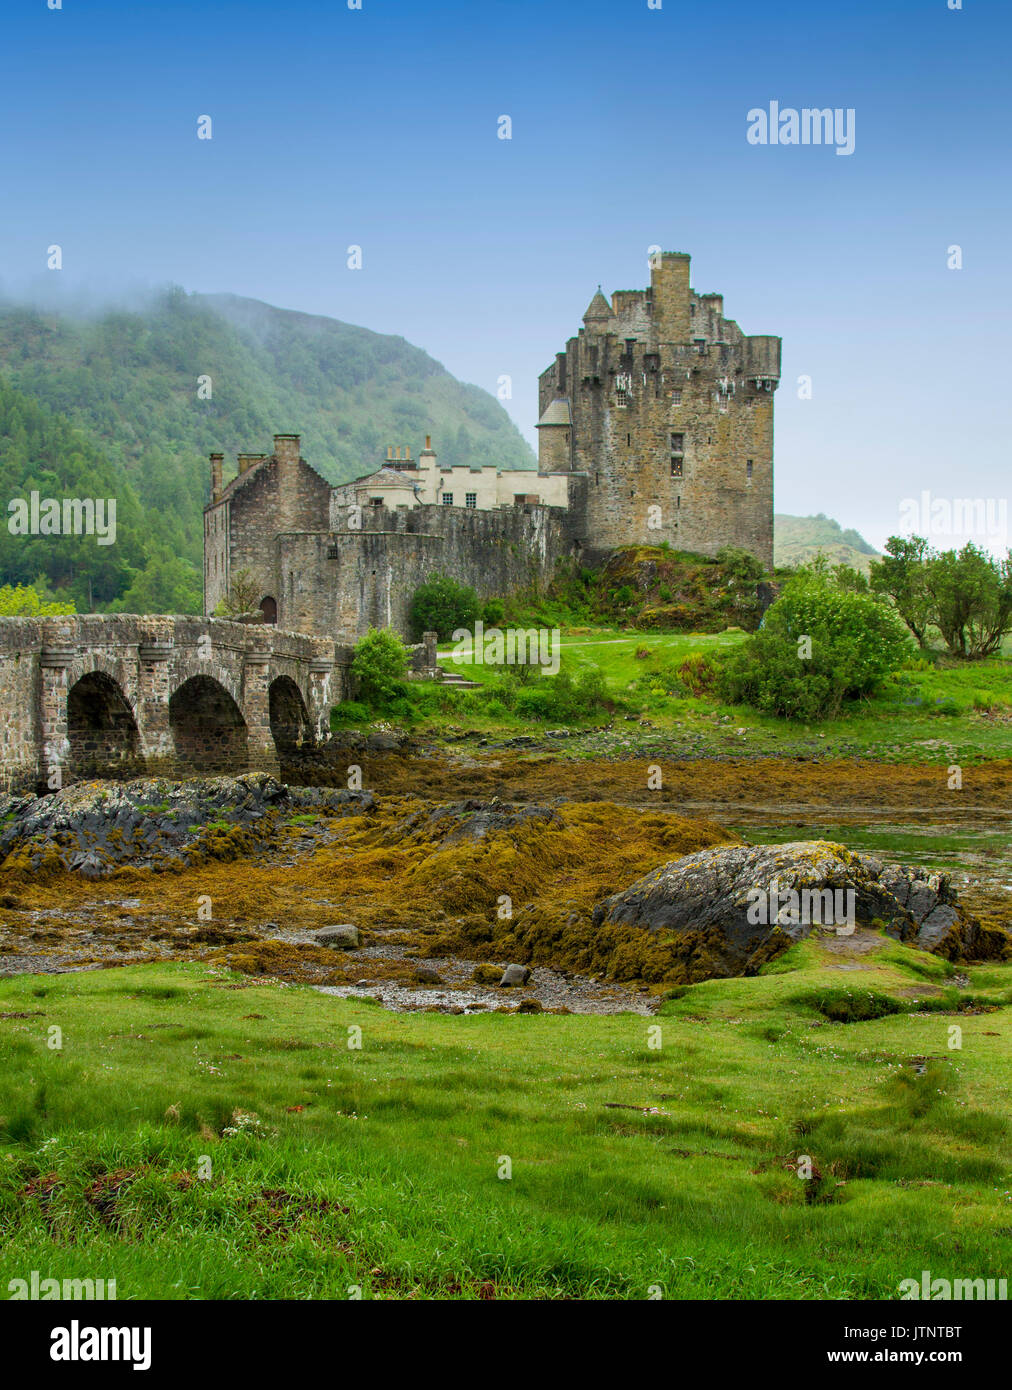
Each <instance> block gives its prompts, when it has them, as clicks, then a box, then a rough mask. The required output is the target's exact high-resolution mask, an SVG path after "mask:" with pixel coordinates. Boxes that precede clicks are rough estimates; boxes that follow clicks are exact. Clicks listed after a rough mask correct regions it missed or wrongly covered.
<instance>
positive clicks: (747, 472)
mask: <svg viewBox="0 0 1012 1390" xmlns="http://www.w3.org/2000/svg"><path fill="white" fill-rule="evenodd" d="M751 476H752V460H751V459H749V460H748V461H747V462H746V464H745V477H746V478H751Z"/></svg>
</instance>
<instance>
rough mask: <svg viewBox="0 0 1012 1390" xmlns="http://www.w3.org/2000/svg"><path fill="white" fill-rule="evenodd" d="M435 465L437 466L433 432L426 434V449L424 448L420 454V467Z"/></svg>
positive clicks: (432, 466) (433, 466)
mask: <svg viewBox="0 0 1012 1390" xmlns="http://www.w3.org/2000/svg"><path fill="white" fill-rule="evenodd" d="M435 466H436V451H435V449H434V448H433V447H432V435H431V434H427V435H426V436H425V448H424V449H423V450H422V452H421V453H420V454H419V455H418V467H419V468H435Z"/></svg>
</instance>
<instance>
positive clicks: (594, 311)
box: [583, 285, 612, 323]
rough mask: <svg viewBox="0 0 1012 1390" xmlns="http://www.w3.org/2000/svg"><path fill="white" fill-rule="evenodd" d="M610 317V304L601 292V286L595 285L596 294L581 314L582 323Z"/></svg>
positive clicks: (599, 320)
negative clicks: (585, 310) (582, 314)
mask: <svg viewBox="0 0 1012 1390" xmlns="http://www.w3.org/2000/svg"><path fill="white" fill-rule="evenodd" d="M611 317H612V313H611V305H610V304H609V303H608V301H607V300H606V299H605V297H604V295H603V294H602V293H601V286H600V285H598V287H597V294H595V295H594V298H593V299H592V300H591V301H590V303H589V304H588V306H587V312H586V313H585V314H584V316H583V321H584V323H592V322H598V323H600V322H601V321H602V320H605V319H610V318H611Z"/></svg>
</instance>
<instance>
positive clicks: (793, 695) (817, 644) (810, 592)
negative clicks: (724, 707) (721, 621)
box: [716, 561, 910, 719]
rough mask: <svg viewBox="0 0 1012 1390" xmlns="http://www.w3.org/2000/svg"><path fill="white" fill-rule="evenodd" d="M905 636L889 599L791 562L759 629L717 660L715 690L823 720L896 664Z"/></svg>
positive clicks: (788, 714) (823, 569)
mask: <svg viewBox="0 0 1012 1390" xmlns="http://www.w3.org/2000/svg"><path fill="white" fill-rule="evenodd" d="M909 640H910V639H909V637H908V636H907V634H906V632H905V631H904V627H903V623H902V621H901V620H900V618H899V616H898V615H897V614H896V612H895V610H894V609H893V608H892V607H891V606H890V605H889V604H887V603H886V602H885V601H884V600H882V599H880V598H878V597H876V596H875V595H874V594H872V593H860V592H857V591H855V590H854V589H852V588H849V587H845V586H844V585H841V584H840V583H839V582H838V581H837V579H836V577H835V576H834V575H833V574H831V573H830V572H829V570H828V568H827V566H826V564H825V561H822V563H821V564H820V563H818V562H815V563H813V564H811V565H805V566H800V567H799V568H798V570H797V571H796V572H795V573H794V575H793V576H792V577H791V578H790V579H789V580H788V581H787V583H786V584H785V585H784V587H783V590H782V591H781V594H780V597H779V598H778V599H777V601H776V602H775V603H774V604H773V605H772V606H771V607H770V608H769V609H768V611H767V613H766V618H765V621H764V623H763V626H762V627H761V628H760V630H759V631H758V632H757V633H756V634H755V636H754V637H751V638H750V639H749V640H748V641H747V642H746V643H745V644H744V645H743V646H742V647H740V648H738V649H737V650H736V651H733V652H731V653H730V654H728V656H726V657H725V658H724V659H723V661H722V662H721V664H720V666H719V667H718V675H717V681H716V688H717V691H718V693H719V694H720V695H721V696H722V697H723V698H724V699H727V700H731V701H734V702H739V701H743V702H745V703H746V704H751V705H754V706H755V707H756V708H757V709H760V710H763V711H764V712H765V713H767V714H776V715H781V716H783V717H785V718H790V719H825V718H827V717H829V716H831V715H835V714H838V713H839V711H840V709H841V707H842V705H843V703H844V701H845V700H853V699H856V698H858V697H860V696H862V695H868V694H870V693H871V692H872V691H873V690H874V689H875V688H876V687H877V686H878V685H879V684H880V683H881V681H882V680H883V679H884V678H885V677H886V676H887V675H888V674H889V673H890V672H891V671H894V670H895V669H896V668H897V667H898V666H900V665H901V664H902V662H903V660H904V658H905V656H906V654H907V649H908V644H909Z"/></svg>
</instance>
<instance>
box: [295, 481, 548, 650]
mask: <svg viewBox="0 0 1012 1390" xmlns="http://www.w3.org/2000/svg"><path fill="white" fill-rule="evenodd" d="M349 519H350V518H349V514H348V509H347V508H344V509H341V508H337V509H336V510H335V514H334V521H335V523H336V526H335V529H334V530H333V531H331V532H328V533H325V534H320V533H312V534H292V535H287V536H282V537H280V538H279V542H278V544H279V547H280V549H279V564H280V573H281V586H280V587H281V592H280V598H279V604H280V606H279V613H278V621H279V623H280V624H281V625H282V626H283V627H285V628H289V629H291V630H293V631H299V632H307V633H308V632H326V633H333V634H341V635H342V636H343V637H346V638H351V637H354V636H359V635H361V634H362V633H363V632H365V631H367V630H368V628H370V627H393V628H395V629H396V630H397V631H399V632H401V633H402V634H404V635H408V634H409V631H410V624H409V619H408V614H409V610H410V606H411V600H412V598H413V597H414V593H415V590H416V589H417V588H418V586H419V585H420V584H422V583H423V582H424V581H425V580H426V579H429V578H431V576H432V575H433V574H436V573H440V574H448V575H450V576H451V577H452V578H454V579H456V580H458V581H459V582H460V583H462V584H468V585H470V586H471V587H472V588H474V589H475V591H476V592H477V594H478V596H479V597H480V598H483V599H484V598H490V597H492V596H494V595H497V594H504V593H508V592H510V591H513V590H516V589H521V588H525V587H527V586H529V585H532V584H540V583H545V582H546V581H547V580H548V578H549V577H550V576H551V574H552V573H553V571H554V569H555V566H556V564H557V563H558V561H559V560H560V559H561V558H562V557H563V556H564V555H567V554H569V553H570V549H571V538H570V533H569V525H568V517H567V515H566V513H565V512H562V511H560V510H558V509H553V508H548V507H540V506H528V507H514V508H512V509H511V508H500V509H498V510H496V511H486V512H482V511H472V510H467V509H465V508H462V507H444V506H436V505H427V506H420V507H412V508H407V507H403V508H399V509H397V510H396V511H393V512H391V511H389V510H388V509H387V508H385V507H374V508H370V509H368V511H367V512H366V513H364V514H363V515H362V518H361V521H362V529H356V528H354V527H351V526H349V525H348V521H349Z"/></svg>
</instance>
